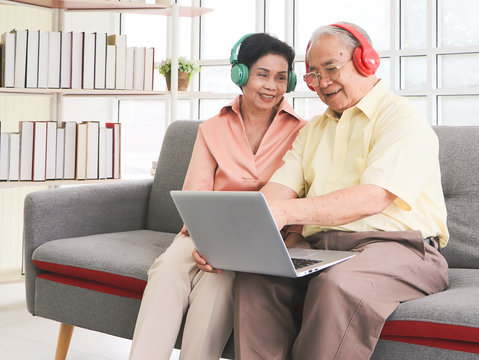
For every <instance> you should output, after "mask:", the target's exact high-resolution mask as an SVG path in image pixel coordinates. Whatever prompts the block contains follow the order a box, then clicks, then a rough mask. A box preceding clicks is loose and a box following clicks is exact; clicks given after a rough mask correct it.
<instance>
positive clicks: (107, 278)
mask: <svg viewBox="0 0 479 360" xmlns="http://www.w3.org/2000/svg"><path fill="white" fill-rule="evenodd" d="M33 263H34V264H35V266H36V267H38V268H39V269H42V270H46V271H49V272H52V273H56V274H62V275H67V276H72V277H74V278H78V279H86V280H91V281H93V282H95V283H102V284H105V285H111V286H113V287H116V288H123V289H126V290H131V291H133V292H136V293H143V291H144V290H145V286H146V281H145V280H141V279H136V278H132V277H129V276H124V275H118V274H112V273H108V272H105V271H98V270H91V269H84V268H80V267H78V266H70V265H61V264H55V263H51V262H47V261H39V260H33Z"/></svg>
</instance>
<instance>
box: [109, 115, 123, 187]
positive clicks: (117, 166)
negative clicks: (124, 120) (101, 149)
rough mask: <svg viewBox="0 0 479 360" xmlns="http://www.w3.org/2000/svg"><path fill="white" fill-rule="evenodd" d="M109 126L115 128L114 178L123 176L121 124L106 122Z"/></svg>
mask: <svg viewBox="0 0 479 360" xmlns="http://www.w3.org/2000/svg"><path fill="white" fill-rule="evenodd" d="M105 126H106V127H107V128H111V129H113V179H120V178H121V124H120V123H106V124H105Z"/></svg>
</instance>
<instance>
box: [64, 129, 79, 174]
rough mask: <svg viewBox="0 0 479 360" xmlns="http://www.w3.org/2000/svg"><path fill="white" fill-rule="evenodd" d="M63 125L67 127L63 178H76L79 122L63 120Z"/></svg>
mask: <svg viewBox="0 0 479 360" xmlns="http://www.w3.org/2000/svg"><path fill="white" fill-rule="evenodd" d="M60 126H61V127H63V128H65V139H64V142H65V150H64V160H63V163H64V167H63V178H64V179H68V180H71V179H75V178H76V165H77V164H76V158H77V123H76V122H73V121H66V122H62V123H61V125H60Z"/></svg>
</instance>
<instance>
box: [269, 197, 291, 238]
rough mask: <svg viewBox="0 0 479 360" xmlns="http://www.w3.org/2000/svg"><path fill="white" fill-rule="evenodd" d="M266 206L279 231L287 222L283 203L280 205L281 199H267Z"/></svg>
mask: <svg viewBox="0 0 479 360" xmlns="http://www.w3.org/2000/svg"><path fill="white" fill-rule="evenodd" d="M268 206H269V209H270V210H271V214H272V215H273V218H274V221H275V222H276V226H277V227H278V229H279V230H280V231H281V230H282V229H283V228H284V227H285V226H286V225H287V224H288V218H287V217H286V212H285V210H284V205H281V200H270V201H268Z"/></svg>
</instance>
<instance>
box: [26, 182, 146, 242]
mask: <svg viewBox="0 0 479 360" xmlns="http://www.w3.org/2000/svg"><path fill="white" fill-rule="evenodd" d="M151 184H152V180H141V181H122V182H117V183H108V184H95V185H88V186H74V187H68V188H60V189H53V190H43V191H36V192H33V193H30V194H28V195H27V196H26V198H25V205H24V236H25V241H26V243H28V244H30V245H31V246H32V247H33V248H36V247H38V246H39V245H41V244H42V243H44V242H46V241H50V240H56V239H62V238H70V237H79V236H86V235H93V234H102V233H110V232H117V231H128V230H138V229H144V228H145V224H146V217H147V216H146V215H147V210H148V201H149V197H150V191H151Z"/></svg>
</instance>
